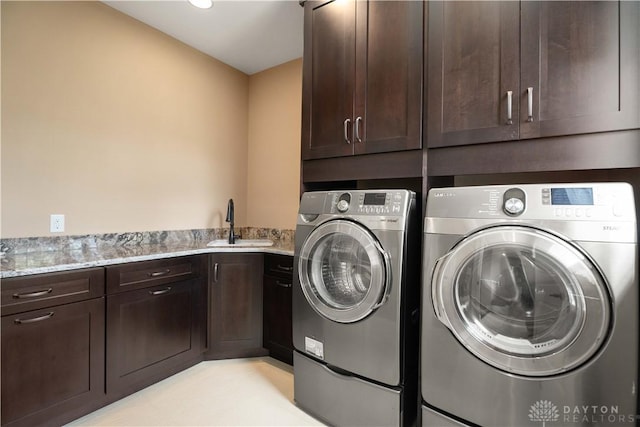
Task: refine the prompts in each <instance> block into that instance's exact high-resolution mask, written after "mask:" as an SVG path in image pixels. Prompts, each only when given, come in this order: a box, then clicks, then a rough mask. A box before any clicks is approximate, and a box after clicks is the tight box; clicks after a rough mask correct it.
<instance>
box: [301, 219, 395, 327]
mask: <svg viewBox="0 0 640 427" xmlns="http://www.w3.org/2000/svg"><path fill="white" fill-rule="evenodd" d="M298 274H299V278H300V284H301V287H302V291H303V292H304V295H305V297H306V298H307V301H308V302H309V304H310V305H311V306H312V307H313V309H314V310H316V311H317V312H318V313H319V314H321V315H322V316H324V317H326V318H327V319H329V320H333V321H335V322H340V323H351V322H356V321H358V320H361V319H363V318H365V317H366V316H368V315H369V314H370V313H371V312H373V311H374V310H376V309H377V308H378V307H379V306H380V305H382V304H383V303H384V299H385V297H386V295H387V286H388V283H389V282H390V269H389V261H388V257H387V255H386V253H385V252H384V250H383V249H382V247H381V246H380V244H379V243H378V241H377V239H376V238H375V236H373V234H371V232H369V231H368V230H367V229H366V228H364V227H363V226H361V225H359V224H357V223H355V222H351V221H346V220H332V221H328V222H326V223H324V224H322V225H320V226H318V227H317V228H315V229H314V230H313V231H312V232H311V233H310V234H309V236H308V237H307V239H306V240H305V241H304V243H303V244H302V247H301V249H300V258H299V261H298Z"/></svg>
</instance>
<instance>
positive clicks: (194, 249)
mask: <svg viewBox="0 0 640 427" xmlns="http://www.w3.org/2000/svg"><path fill="white" fill-rule="evenodd" d="M220 252H237V253H243V252H258V253H273V254H280V255H291V256H292V255H293V243H292V242H291V241H285V242H283V241H275V242H274V245H273V246H267V247H207V246H206V241H205V242H202V241H192V242H158V243H147V244H140V245H137V244H136V245H128V246H127V245H125V246H119V245H114V246H111V247H104V246H102V247H99V248H98V247H86V246H84V247H82V248H68V247H67V248H64V249H59V250H45V251H29V252H26V253H7V254H4V256H3V257H2V258H0V279H6V278H9V277H18V276H27V275H32V274H40V273H52V272H58V271H67V270H75V269H80V268H89V267H102V266H106V265H114V264H123V263H128V262H136V261H148V260H154V259H162V258H172V257H178V256H186V255H197V254H206V253H220Z"/></svg>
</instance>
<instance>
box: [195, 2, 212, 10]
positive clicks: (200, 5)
mask: <svg viewBox="0 0 640 427" xmlns="http://www.w3.org/2000/svg"><path fill="white" fill-rule="evenodd" d="M189 3H191V4H192V5H194V6H195V7H198V8H200V9H209V8H210V7H211V6H213V1H212V0H189Z"/></svg>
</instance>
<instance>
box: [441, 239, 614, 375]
mask: <svg viewBox="0 0 640 427" xmlns="http://www.w3.org/2000/svg"><path fill="white" fill-rule="evenodd" d="M432 297H433V304H434V309H435V311H436V315H437V316H438V318H439V319H440V320H441V321H442V323H444V324H445V325H446V326H447V327H448V328H449V329H450V330H451V332H453V334H454V335H455V337H456V338H457V339H458V340H459V341H460V342H461V343H462V344H463V345H464V346H465V347H466V348H467V349H468V350H469V351H470V352H471V353H473V354H474V355H475V356H477V357H479V358H480V359H482V360H483V361H485V362H486V363H488V364H490V365H493V366H495V367H497V368H499V369H502V370H504V371H506V372H509V373H515V374H521V375H527V376H545V375H553V374H557V373H560V372H564V371H568V370H570V369H573V368H575V367H577V366H579V365H580V364H582V363H584V362H585V361H587V360H588V359H589V358H590V357H591V356H593V355H594V354H595V353H596V352H597V351H598V349H599V348H600V347H601V345H602V343H603V342H604V340H605V339H606V337H607V333H608V330H609V326H610V325H609V324H610V322H611V307H610V304H611V302H610V298H609V293H608V291H607V286H606V284H605V282H604V280H603V279H602V277H601V275H600V273H599V271H598V269H597V268H596V267H595V266H594V265H593V263H592V262H591V261H590V260H589V259H588V258H587V257H586V256H585V255H584V254H583V253H582V252H581V251H580V250H579V249H577V248H576V247H575V246H574V245H572V244H570V243H568V242H567V241H565V240H563V239H561V238H559V237H557V236H555V235H553V234H550V233H547V232H544V231H541V230H538V229H533V228H527V227H517V226H498V227H494V228H489V229H485V230H482V231H479V232H476V233H475V234H472V235H470V236H469V237H467V238H465V239H463V240H462V241H461V242H460V243H458V244H457V245H456V246H455V247H454V248H453V249H452V250H451V251H450V252H449V253H448V254H446V255H445V256H444V257H442V258H440V259H439V260H438V262H437V263H436V266H435V268H434V273H433V278H432Z"/></svg>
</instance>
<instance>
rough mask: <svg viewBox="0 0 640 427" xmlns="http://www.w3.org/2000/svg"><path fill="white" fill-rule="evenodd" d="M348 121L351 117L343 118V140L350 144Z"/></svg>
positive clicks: (349, 121)
mask: <svg viewBox="0 0 640 427" xmlns="http://www.w3.org/2000/svg"><path fill="white" fill-rule="evenodd" d="M349 123H351V119H344V141H345V142H346V143H347V144H351V141H350V140H349Z"/></svg>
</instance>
